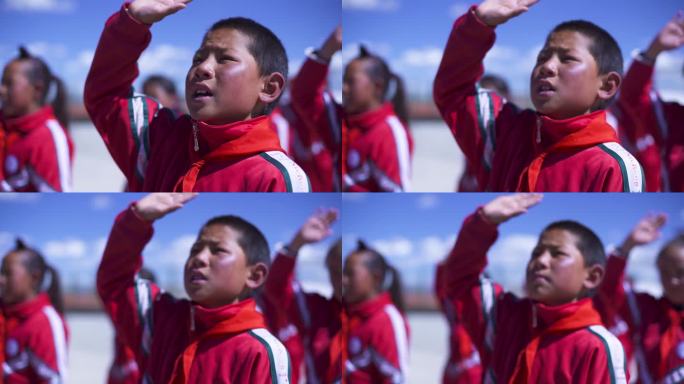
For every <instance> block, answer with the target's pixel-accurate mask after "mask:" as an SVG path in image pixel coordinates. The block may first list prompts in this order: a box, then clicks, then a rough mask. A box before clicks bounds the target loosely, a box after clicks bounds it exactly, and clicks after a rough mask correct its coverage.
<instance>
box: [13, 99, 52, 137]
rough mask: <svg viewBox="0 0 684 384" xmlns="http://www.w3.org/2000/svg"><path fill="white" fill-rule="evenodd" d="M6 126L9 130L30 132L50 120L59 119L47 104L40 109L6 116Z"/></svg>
mask: <svg viewBox="0 0 684 384" xmlns="http://www.w3.org/2000/svg"><path fill="white" fill-rule="evenodd" d="M4 120H5V128H6V129H7V132H20V133H28V132H30V131H32V130H34V129H36V128H40V127H42V126H44V125H45V122H46V121H48V120H57V118H56V117H55V113H54V112H53V111H52V107H51V106H49V105H46V106H44V107H42V108H40V109H39V110H37V111H35V112H33V113H31V114H28V115H25V116H19V117H12V118H5V119H4Z"/></svg>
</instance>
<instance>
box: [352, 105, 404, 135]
mask: <svg viewBox="0 0 684 384" xmlns="http://www.w3.org/2000/svg"><path fill="white" fill-rule="evenodd" d="M395 115H396V113H394V107H392V103H384V104H383V105H381V106H380V107H378V108H375V109H373V110H371V111H368V112H363V113H358V114H355V115H347V122H348V123H349V129H350V130H356V129H360V130H362V131H367V130H369V129H371V128H373V127H375V126H377V125H378V124H380V123H382V122H383V121H385V119H386V118H387V117H388V116H395Z"/></svg>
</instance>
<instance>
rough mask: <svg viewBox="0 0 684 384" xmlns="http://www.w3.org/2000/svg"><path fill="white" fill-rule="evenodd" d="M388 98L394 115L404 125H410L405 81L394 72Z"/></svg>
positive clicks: (391, 76) (391, 75) (391, 74)
mask: <svg viewBox="0 0 684 384" xmlns="http://www.w3.org/2000/svg"><path fill="white" fill-rule="evenodd" d="M386 98H387V99H389V100H390V102H391V103H392V107H394V113H395V114H396V115H397V117H398V118H399V120H401V122H402V123H404V125H408V121H409V112H408V103H407V102H406V88H405V87H404V81H403V80H402V79H401V77H399V75H397V74H396V73H394V72H392V73H390V83H389V87H388V90H387V96H386Z"/></svg>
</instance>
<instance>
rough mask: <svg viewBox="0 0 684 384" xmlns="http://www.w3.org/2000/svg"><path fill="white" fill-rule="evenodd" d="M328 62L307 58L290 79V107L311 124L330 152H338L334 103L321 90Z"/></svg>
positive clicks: (323, 86) (338, 144) (335, 106)
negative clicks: (295, 74)
mask: <svg viewBox="0 0 684 384" xmlns="http://www.w3.org/2000/svg"><path fill="white" fill-rule="evenodd" d="M327 76H328V65H327V64H323V63H320V62H317V61H315V60H313V59H311V58H307V59H306V61H305V62H304V64H303V65H302V67H301V68H300V69H299V72H298V73H297V76H295V78H294V79H293V80H292V85H291V87H292V88H291V89H290V92H291V95H292V108H293V109H294V110H295V112H296V113H297V115H298V116H299V117H300V118H301V119H302V121H303V122H304V123H305V124H307V125H308V126H310V127H313V128H314V129H315V130H316V132H318V134H319V135H320V137H321V139H322V140H323V142H324V143H325V146H326V147H327V148H328V150H329V151H330V152H331V153H333V154H338V153H339V152H340V141H341V138H342V135H341V131H340V125H341V124H340V117H339V113H338V106H337V104H336V103H335V101H334V100H333V98H332V96H331V95H330V94H329V93H328V92H326V91H325V88H326V81H327Z"/></svg>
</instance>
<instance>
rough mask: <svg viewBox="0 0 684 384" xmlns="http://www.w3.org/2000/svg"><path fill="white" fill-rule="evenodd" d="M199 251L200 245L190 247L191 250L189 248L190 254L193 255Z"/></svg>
mask: <svg viewBox="0 0 684 384" xmlns="http://www.w3.org/2000/svg"><path fill="white" fill-rule="evenodd" d="M201 250H202V243H195V244H193V245H192V248H190V254H191V255H194V254H196V253H198V252H199V251H201Z"/></svg>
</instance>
